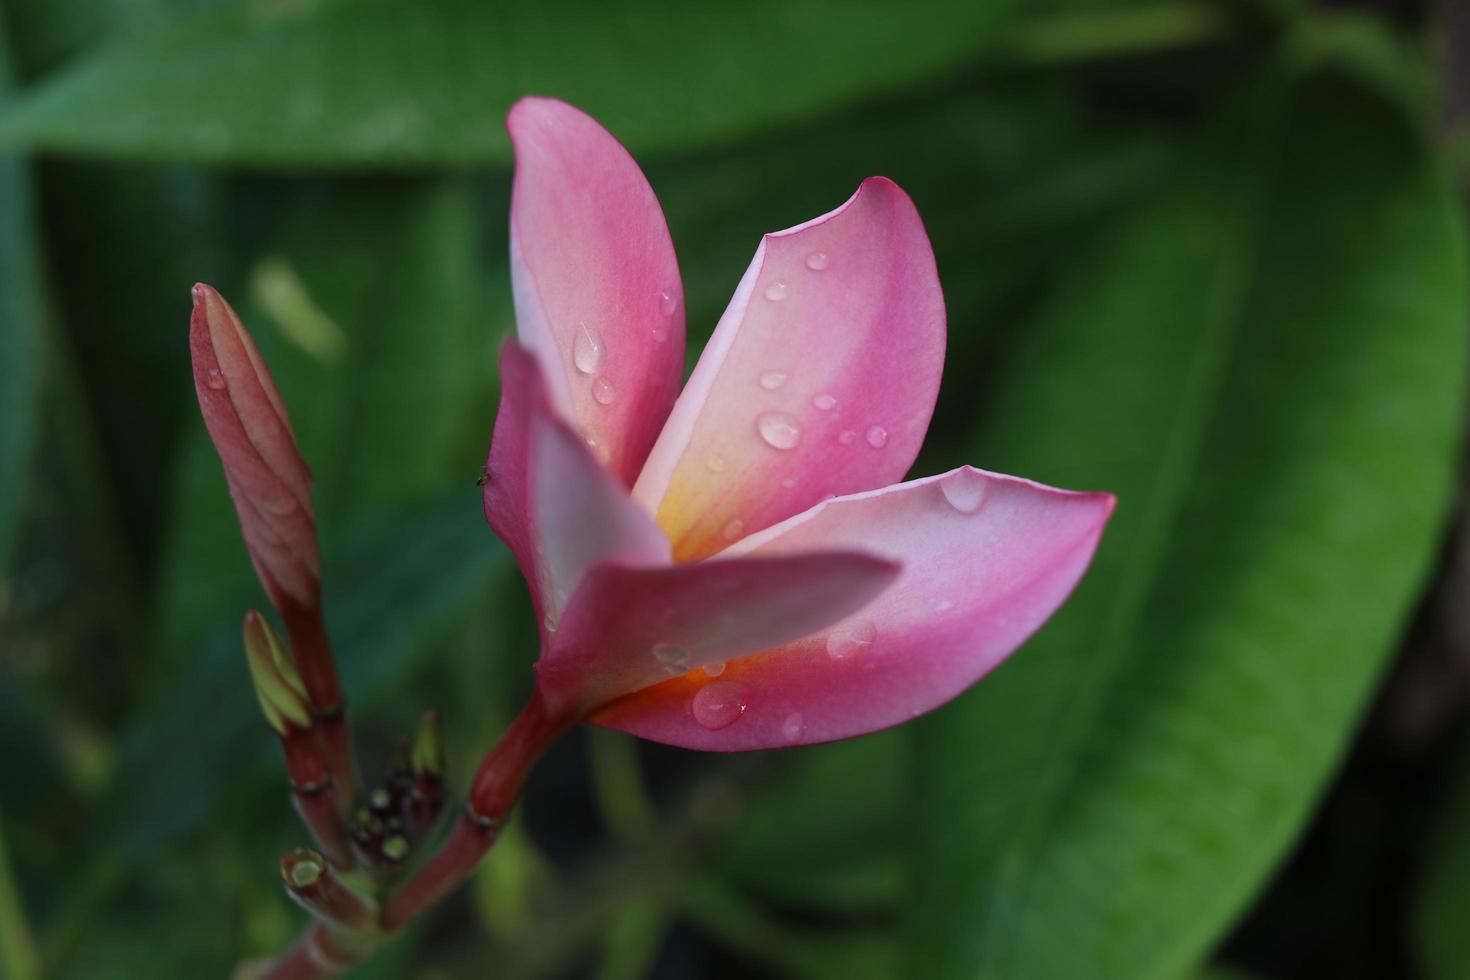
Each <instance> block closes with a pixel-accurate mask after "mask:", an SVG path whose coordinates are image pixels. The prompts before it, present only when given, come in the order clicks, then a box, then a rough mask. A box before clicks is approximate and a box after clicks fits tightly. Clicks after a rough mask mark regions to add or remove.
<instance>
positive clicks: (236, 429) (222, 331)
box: [189, 283, 321, 608]
mask: <svg viewBox="0 0 1470 980" xmlns="http://www.w3.org/2000/svg"><path fill="white" fill-rule="evenodd" d="M189 351H190V355H191V356H192V358H193V361H194V389H195V392H196V393H197V394H198V396H199V410H200V412H201V413H203V415H204V424H205V426H206V427H207V428H208V429H209V435H210V438H211V439H213V440H214V447H215V449H216V450H217V451H218V452H219V458H220V462H221V463H222V464H223V465H224V470H225V478H226V479H227V480H228V481H229V486H230V496H231V498H232V499H233V500H234V502H235V512H236V514H238V515H239V518H240V530H241V532H242V534H243V535H244V537H245V546H246V548H247V550H249V552H250V560H251V562H252V563H253V564H254V565H255V571H256V574H257V575H259V576H260V581H261V584H262V585H264V586H265V589H266V591H267V592H268V593H270V596H271V601H273V602H274V603H275V604H276V605H277V607H280V606H282V604H283V602H284V601H285V600H287V599H289V600H291V601H293V602H295V603H296V604H297V605H300V606H303V607H307V608H311V607H314V606H316V604H317V602H318V600H319V598H320V594H321V559H320V556H319V554H318V551H317V542H316V520H315V517H314V516H313V514H312V509H311V473H310V471H309V470H308V469H307V467H306V462H305V460H303V459H302V458H301V453H300V451H299V450H298V449H297V447H296V436H295V434H294V433H292V431H291V421H290V419H289V418H288V417H287V415H286V405H285V403H284V402H283V401H282V400H281V395H280V392H279V391H277V390H276V384H275V381H273V380H272V379H271V374H270V370H269V368H267V367H266V364H265V360H264V358H262V357H261V356H260V351H259V350H257V349H256V346H255V342H254V341H253V340H252V339H251V338H250V334H248V333H247V332H246V331H245V327H244V325H242V324H241V323H240V318H239V317H237V316H236V315H235V311H234V310H232V309H230V305H229V304H228V303H226V302H225V300H224V297H222V296H220V294H219V293H217V292H216V291H215V290H214V289H212V288H210V287H209V286H205V285H203V284H202V283H201V284H200V285H197V286H195V287H194V313H193V316H192V317H191V318H190V322H189Z"/></svg>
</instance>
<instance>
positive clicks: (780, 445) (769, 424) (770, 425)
mask: <svg viewBox="0 0 1470 980" xmlns="http://www.w3.org/2000/svg"><path fill="white" fill-rule="evenodd" d="M755 428H756V431H757V432H759V433H760V436H761V438H762V439H763V440H765V443H766V445H768V446H770V447H772V448H773V449H794V448H795V447H796V444H797V443H798V442H800V441H801V423H800V422H798V421H797V420H796V416H794V415H788V414H786V413H785V412H766V413H765V414H763V415H761V417H760V418H758V419H756V420H755Z"/></svg>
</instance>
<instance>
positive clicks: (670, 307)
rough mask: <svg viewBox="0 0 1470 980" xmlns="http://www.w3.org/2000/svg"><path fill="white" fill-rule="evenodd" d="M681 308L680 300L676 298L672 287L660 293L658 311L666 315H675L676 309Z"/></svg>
mask: <svg viewBox="0 0 1470 980" xmlns="http://www.w3.org/2000/svg"><path fill="white" fill-rule="evenodd" d="M678 308H679V301H678V300H677V299H675V298H674V291H673V290H672V289H665V290H664V291H663V292H661V293H659V294H658V311H659V312H660V313H662V314H663V315H664V316H673V315H674V311H675V310H677V309H678Z"/></svg>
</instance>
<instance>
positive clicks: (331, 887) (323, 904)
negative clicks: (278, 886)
mask: <svg viewBox="0 0 1470 980" xmlns="http://www.w3.org/2000/svg"><path fill="white" fill-rule="evenodd" d="M281 880H282V881H284V882H285V883H286V892H287V893H288V894H289V895H290V896H291V897H292V898H293V899H295V900H296V903H297V904H298V905H300V906H301V907H302V908H304V909H306V911H308V912H310V913H311V914H312V915H314V916H316V917H317V918H318V919H320V920H321V921H322V922H323V923H325V924H327V925H329V926H336V927H338V928H341V929H350V930H353V931H357V932H375V931H376V930H377V926H378V907H377V905H376V904H375V903H374V902H373V900H372V899H370V898H368V897H367V896H366V895H362V894H359V893H358V892H355V891H353V890H352V889H351V888H348V887H347V886H346V885H344V884H343V883H342V879H341V878H338V877H337V875H336V873H335V872H333V871H332V866H331V865H330V864H329V863H328V862H327V859H326V858H325V857H323V856H322V855H321V854H319V853H317V852H316V851H313V850H309V849H307V848H297V849H296V850H294V851H292V852H291V853H290V854H287V855H286V856H285V857H284V858H282V859H281Z"/></svg>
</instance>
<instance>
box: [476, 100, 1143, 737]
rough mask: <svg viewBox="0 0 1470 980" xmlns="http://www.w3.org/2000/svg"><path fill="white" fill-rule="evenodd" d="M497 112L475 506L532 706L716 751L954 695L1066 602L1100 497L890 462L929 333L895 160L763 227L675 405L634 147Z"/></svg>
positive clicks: (913, 414) (659, 223)
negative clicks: (767, 229)
mask: <svg viewBox="0 0 1470 980" xmlns="http://www.w3.org/2000/svg"><path fill="white" fill-rule="evenodd" d="M509 126H510V130H511V134H512V138H513V140H514V142H515V146H516V153H517V165H516V183H515V202H514V206H513V213H512V220H511V256H512V266H513V275H514V278H515V291H516V311H517V317H518V332H519V339H520V342H521V344H523V345H524V348H525V349H522V347H520V346H517V345H516V344H514V343H511V344H508V345H507V346H506V349H505V351H504V352H503V353H502V357H501V370H502V396H501V408H500V414H499V416H498V417H497V419H496V423H495V433H494V437H493V439H492V443H491V451H490V457H489V461H488V463H487V467H486V473H487V479H488V482H487V485H486V488H485V509H486V514H487V516H488V518H489V520H490V524H491V526H492V527H493V528H494V529H495V530H496V532H497V533H498V534H500V536H501V537H502V538H503V539H505V541H506V542H507V544H508V545H509V546H510V548H511V550H512V551H513V552H514V553H515V554H516V556H517V559H518V560H519V561H520V564H521V568H522V571H523V572H524V573H525V576H526V579H527V581H528V582H529V583H530V586H531V592H532V598H533V602H534V603H535V605H536V609H537V614H538V616H540V617H542V619H543V629H542V656H541V659H540V662H539V663H538V665H537V672H538V687H539V688H540V691H541V693H542V696H543V698H544V699H545V701H546V703H547V705H549V706H550V707H551V710H553V711H554V712H558V713H561V714H563V715H564V716H566V717H569V718H579V719H583V720H590V721H592V722H593V723H595V724H600V725H605V726H607V727H612V728H619V729H622V730H624V731H628V732H632V733H634V734H637V735H641V736H644V737H646V738H651V739H655V740H658V741H663V742H668V743H670V744H674V745H682V746H687V747H691V748H699V749H709V750H717V751H732V750H744V749H759V748H768V747H773V746H782V745H794V744H801V743H809V742H821V741H829V740H832V739H838V738H847V737H849V736H852V735H858V734H862V733H864V732H869V731H873V730H875V729H879V728H884V727H887V726H889V725H893V724H897V723H899V722H902V721H905V720H907V719H909V718H912V717H913V716H915V715H917V714H920V713H922V712H924V711H928V710H930V709H932V708H934V707H935V706H937V705H939V704H942V703H943V702H945V701H947V700H949V699H950V698H952V697H954V696H955V695H957V694H959V693H960V692H962V691H963V690H964V689H965V688H967V687H968V686H970V685H971V684H973V683H974V682H975V681H976V680H978V679H979V678H980V677H982V676H984V675H985V674H986V673H987V672H989V671H990V670H991V669H993V668H994V667H995V666H996V665H997V664H999V663H1000V662H1002V661H1003V660H1004V659H1005V658H1006V657H1007V656H1009V655H1010V654H1011V653H1012V652H1013V651H1015V649H1016V648H1017V647H1019V646H1020V645H1021V644H1022V643H1023V642H1024V641H1025V640H1026V638H1027V637H1028V636H1030V635H1031V634H1032V633H1033V632H1034V631H1035V630H1036V629H1038V628H1039V627H1040V626H1041V625H1042V624H1043V623H1044V622H1045V621H1046V619H1047V618H1048V617H1049V616H1050V615H1051V614H1052V613H1053V612H1054V611H1055V610H1056V608H1057V607H1058V606H1059V605H1060V604H1061V603H1062V602H1063V601H1064V600H1065V599H1066V597H1067V595H1068V594H1069V593H1070V591H1071V590H1072V588H1073V587H1074V586H1075V585H1076V584H1077V582H1078V580H1079V579H1080V578H1081V576H1082V574H1083V573H1084V572H1085V571H1086V569H1087V566H1088V564H1089V562H1090V561H1091V559H1092V555H1093V552H1094V550H1095V549H1096V547H1097V544H1098V541H1099V540H1100V538H1101V535H1102V531H1103V528H1104V526H1105V525H1106V523H1107V520H1108V518H1109V516H1110V515H1111V513H1112V510H1113V503H1114V501H1113V498H1112V497H1111V496H1110V495H1108V494H1096V493H1073V492H1068V491H1063V490H1054V489H1051V488H1049V487H1044V486H1041V485H1039V484H1036V483H1032V482H1030V481H1028V480H1023V479H1018V478H1016V477H1010V476H1003V475H1000V474H994V473H986V472H984V471H981V470H977V469H974V468H971V467H962V468H960V469H957V470H954V471H951V472H950V473H946V474H944V475H942V476H937V477H930V478H927V479H921V480H916V481H912V482H909V483H902V484H897V485H890V484H893V483H894V481H896V480H899V479H902V477H903V475H904V473H905V472H906V471H907V469H908V467H909V466H910V465H911V464H912V463H913V460H914V458H915V456H916V454H917V453H918V450H919V446H920V444H921V443H922V441H923V437H924V433H925V431H926V429H927V428H928V424H929V419H930V415H931V414H932V412H933V409H934V402H935V397H936V395H937V391H938V386H939V377H940V372H941V369H942V366H943V360H944V342H945V325H944V321H945V317H944V300H943V296H942V294H941V292H940V287H939V279H938V275H937V273H936V271H935V263H934V255H933V252H932V250H931V248H930V245H929V240H928V237H927V236H926V235H925V233H924V228H923V225H922V223H921V222H920V220H919V216H918V212H917V211H916V210H915V208H914V205H913V203H912V201H910V200H909V198H908V196H907V195H906V194H904V192H903V191H902V190H900V189H899V187H898V186H897V185H896V184H894V183H893V182H892V181H889V180H887V179H885V178H881V177H874V178H870V179H868V180H866V181H864V182H863V183H862V185H861V186H860V187H859V188H858V190H857V193H856V194H854V195H853V197H852V198H851V199H849V200H848V201H847V202H846V203H845V204H843V205H842V206H841V207H839V208H837V209H836V210H834V211H832V212H830V213H828V214H826V215H823V216H821V217H819V218H816V219H814V220H812V221H809V222H806V223H805V224H801V225H797V226H796V227H794V228H791V229H788V230H787V231H784V232H777V233H775V234H771V235H767V236H765V238H764V239H763V240H762V242H761V244H760V247H759V248H758V249H757V251H756V254H755V258H754V260H753V261H752V263H751V265H750V267H749V269H748V270H747V271H746V273H745V276H744V278H743V279H742V280H741V281H740V284H739V286H738V287H737V289H736V292H735V296H734V298H733V299H732V300H731V302H730V305H729V307H728V308H727V309H726V311H725V314H724V316H723V317H721V319H720V322H719V325H718V326H717V327H716V329H715V332H714V334H713V336H712V337H711V339H710V343H709V345H708V347H706V349H705V351H704V352H703V355H702V356H701V358H700V360H699V363H698V365H697V366H696V367H695V369H694V372H693V375H692V376H691V377H690V379H689V383H688V385H687V386H686V387H685V389H684V391H683V393H682V394H681V395H679V397H678V400H677V402H675V401H674V400H673V391H674V388H675V387H676V386H677V381H678V376H679V359H678V358H676V357H672V356H671V355H672V354H673V353H674V352H679V353H680V354H682V349H683V314H682V297H680V296H679V294H678V270H677V267H676V266H675V264H674V258H673V250H672V246H671V245H670V244H669V239H668V232H667V228H666V226H665V224H664V220H663V216H662V214H661V213H660V211H659V209H658V204H657V201H656V200H655V199H654V197H653V192H652V191H651V190H650V189H649V188H648V185H647V182H646V181H645V180H644V179H643V176H642V174H641V173H640V172H639V171H638V168H637V165H636V164H635V163H633V161H632V159H631V157H629V156H628V155H627V152H626V151H625V150H623V148H622V147H621V146H620V145H619V144H618V143H617V142H616V141H615V140H614V139H613V138H612V137H611V136H610V135H609V134H607V133H606V131H604V130H603V129H602V128H601V127H600V126H599V125H598V124H597V123H596V122H594V121H593V120H592V119H591V118H590V117H588V116H586V115H585V114H583V113H581V112H579V111H578V110H576V109H573V108H571V107H570V106H567V105H565V104H563V103H560V102H556V101H554V100H550V99H527V100H524V101H522V102H521V103H519V104H517V106H516V107H515V108H514V109H513V110H512V111H511V114H510V122H509ZM593 325H595V330H591V335H590V336H589V328H590V327H591V326H593ZM528 351H529V353H528ZM543 372H544V374H545V380H543ZM599 381H602V382H605V384H601V385H600V384H599ZM671 406H672V408H671ZM630 487H631V488H632V489H631V494H630V492H629V490H628V488H630Z"/></svg>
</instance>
